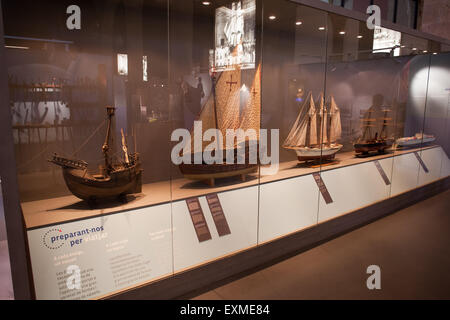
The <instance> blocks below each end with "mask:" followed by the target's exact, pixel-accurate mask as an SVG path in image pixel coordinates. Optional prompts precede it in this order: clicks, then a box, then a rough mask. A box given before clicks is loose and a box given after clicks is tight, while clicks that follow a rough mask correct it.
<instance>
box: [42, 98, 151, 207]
mask: <svg viewBox="0 0 450 320" xmlns="http://www.w3.org/2000/svg"><path fill="white" fill-rule="evenodd" d="M106 112H107V119H106V120H105V121H106V122H107V129H106V137H105V142H104V143H103V146H102V153H103V157H104V164H103V166H101V167H100V169H99V173H98V174H91V173H89V172H88V163H87V162H85V161H83V160H75V159H70V158H64V157H61V156H58V155H57V154H55V155H54V156H53V158H52V159H51V160H49V161H50V162H52V163H54V164H56V165H58V166H60V167H61V168H62V172H63V177H64V181H65V182H66V185H67V187H68V189H69V190H70V191H71V192H72V193H73V194H74V195H75V196H76V197H78V198H80V199H83V200H86V201H88V202H89V203H90V204H93V203H95V201H96V200H99V199H106V198H118V199H120V200H122V201H125V200H126V195H128V194H134V193H140V192H141V191H142V171H143V170H142V169H141V163H140V159H139V154H138V153H137V152H135V153H131V154H130V153H128V147H127V145H126V139H125V135H124V133H123V129H121V134H122V150H123V152H124V159H123V160H121V161H113V160H112V159H111V156H110V154H109V153H110V150H111V147H110V140H111V131H112V123H113V119H114V115H115V108H114V107H109V106H108V107H106ZM103 125H104V123H102V124H101V125H100V126H99V127H98V128H97V130H98V129H100V128H101V127H102V126H103ZM97 130H96V131H97ZM91 137H93V135H92V136H91ZM91 137H90V138H91ZM90 138H88V140H89V139H90ZM86 143H87V141H85V143H83V145H82V146H84V145H85V144H86ZM75 153H76V152H75ZM75 153H74V154H75Z"/></svg>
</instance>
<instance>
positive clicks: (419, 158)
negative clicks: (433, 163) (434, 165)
mask: <svg viewBox="0 0 450 320" xmlns="http://www.w3.org/2000/svg"><path fill="white" fill-rule="evenodd" d="M414 154H415V155H416V158H417V160H418V161H419V163H420V165H421V166H422V169H423V171H425V172H426V173H428V172H430V170H428V167H427V166H426V164H425V162H423V159H422V157H421V156H420V155H419V153H418V152H417V151H416V152H414Z"/></svg>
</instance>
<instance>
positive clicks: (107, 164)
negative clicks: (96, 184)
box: [102, 106, 115, 172]
mask: <svg viewBox="0 0 450 320" xmlns="http://www.w3.org/2000/svg"><path fill="white" fill-rule="evenodd" d="M114 111H115V108H114V107H110V106H108V107H106V113H107V115H108V128H107V129H106V138H105V143H104V144H103V146H102V152H103V156H104V158H105V171H106V172H108V171H109V168H110V167H111V164H110V162H109V156H108V152H109V138H110V135H111V125H112V117H113V116H114Z"/></svg>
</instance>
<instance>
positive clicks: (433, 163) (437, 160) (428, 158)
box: [418, 147, 444, 186]
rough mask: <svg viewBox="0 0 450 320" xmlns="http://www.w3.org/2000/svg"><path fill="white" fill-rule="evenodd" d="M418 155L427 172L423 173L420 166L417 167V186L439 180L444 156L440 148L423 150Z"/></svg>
mask: <svg viewBox="0 0 450 320" xmlns="http://www.w3.org/2000/svg"><path fill="white" fill-rule="evenodd" d="M418 153H419V154H420V157H421V158H422V160H423V162H424V163H425V165H426V167H427V169H428V172H425V170H424V169H423V168H422V166H419V182H418V185H419V186H423V185H425V184H428V183H431V182H433V181H436V180H439V179H440V178H441V167H442V160H443V155H444V154H443V153H444V152H443V150H442V148H440V147H439V148H432V149H425V150H422V151H421V152H418Z"/></svg>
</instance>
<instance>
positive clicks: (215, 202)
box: [206, 194, 231, 237]
mask: <svg viewBox="0 0 450 320" xmlns="http://www.w3.org/2000/svg"><path fill="white" fill-rule="evenodd" d="M206 200H207V201H208V206H209V210H210V211H211V215H212V217H213V219H214V224H215V225H216V229H217V233H218V234H219V237H223V236H226V235H228V234H231V231H230V227H229V226H228V222H227V218H226V217H225V213H224V212H223V209H222V205H221V204H220V200H219V197H218V196H217V194H210V195H207V196H206Z"/></svg>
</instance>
